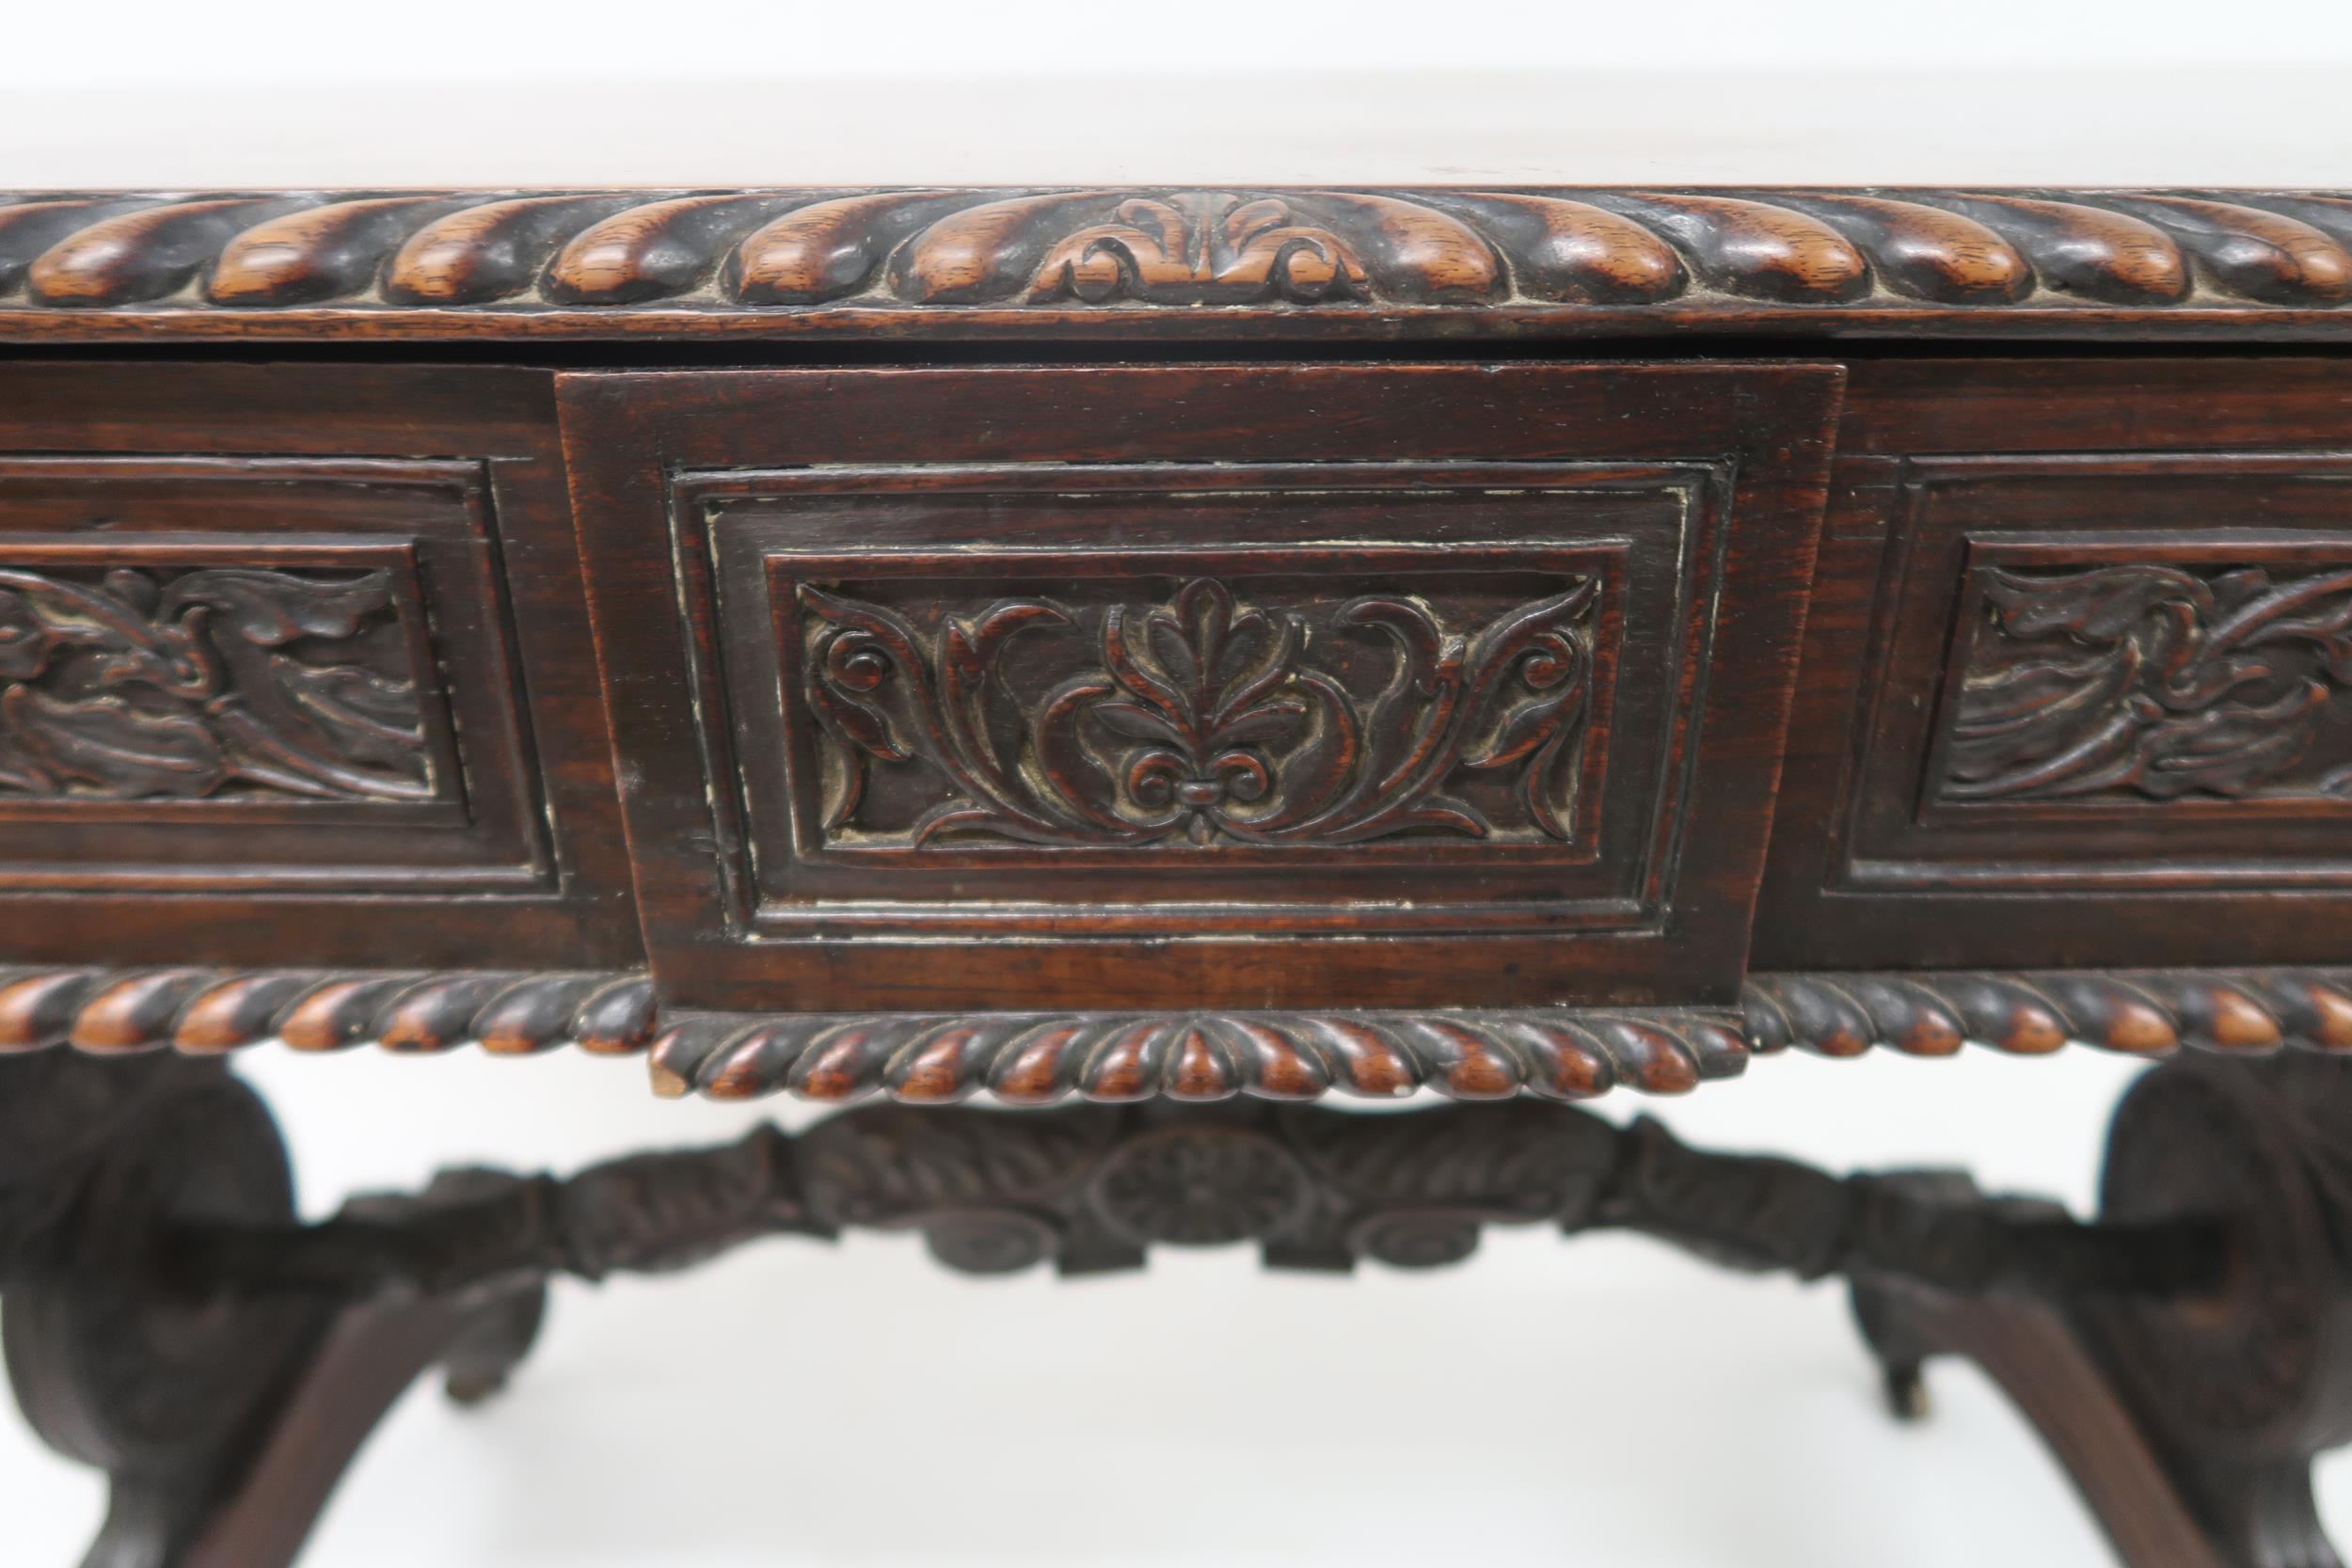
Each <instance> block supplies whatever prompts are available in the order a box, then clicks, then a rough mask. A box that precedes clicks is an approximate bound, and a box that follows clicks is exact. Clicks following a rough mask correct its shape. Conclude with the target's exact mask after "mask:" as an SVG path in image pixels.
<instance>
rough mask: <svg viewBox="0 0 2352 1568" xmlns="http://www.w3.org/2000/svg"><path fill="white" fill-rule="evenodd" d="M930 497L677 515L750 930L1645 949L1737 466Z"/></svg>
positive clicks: (1113, 478) (762, 484)
mask: <svg viewBox="0 0 2352 1568" xmlns="http://www.w3.org/2000/svg"><path fill="white" fill-rule="evenodd" d="M909 477H910V476H908V475H906V474H903V473H893V472H881V473H867V474H861V475H826V476H823V477H822V478H812V477H810V476H799V475H772V476H764V477H752V476H730V477H728V478H724V479H720V480H704V479H700V478H697V477H693V476H689V477H687V478H685V479H683V480H681V481H680V483H678V484H677V486H676V487H675V495H676V497H677V503H676V504H677V506H678V507H679V508H680V510H681V526H682V527H683V529H684V530H685V534H686V539H687V543H686V545H685V546H684V547H683V548H682V551H681V554H682V556H688V555H691V556H695V557H703V556H707V559H708V561H709V562H710V564H709V568H708V570H707V572H704V571H701V570H696V571H693V572H691V573H690V582H691V583H694V584H697V585H700V587H699V590H698V591H703V592H708V593H710V594H713V595H715V597H716V598H717V599H718V600H719V601H720V606H721V610H720V613H719V614H718V615H717V616H716V617H715V618H714V619H715V621H716V624H717V625H718V626H720V628H721V630H720V636H719V646H718V647H716V648H715V649H714V650H713V657H714V659H715V660H716V662H718V663H719V664H720V665H721V666H723V670H724V672H725V678H724V686H725V691H726V705H727V712H728V714H729V716H730V717H731V719H732V720H733V730H734V740H735V744H736V746H737V748H738V751H737V766H738V769H739V774H740V777H741V781H742V786H743V797H744V802H745V811H746V824H747V832H746V834H745V839H744V842H745V846H746V849H747V851H748V853H747V855H746V856H745V858H744V861H743V863H741V864H739V866H737V867H736V868H734V874H735V876H736V878H737V879H738V880H739V883H740V885H742V886H743V887H745V888H746V889H747V890H748V891H749V893H750V895H751V900H752V902H751V904H750V906H749V907H748V908H747V909H746V910H745V911H744V918H745V920H746V921H747V923H748V924H749V925H750V926H751V927H759V928H769V929H784V928H788V927H789V926H790V925H791V924H792V923H793V922H795V921H796V920H797V921H801V922H803V923H805V922H809V921H839V920H845V919H848V920H856V921H859V922H862V923H865V924H866V925H869V926H892V925H895V926H898V927H903V928H906V929H910V930H924V929H932V930H935V929H939V928H941V927H942V924H943V922H947V921H954V922H957V923H959V924H963V925H970V926H973V927H1004V928H1025V927H1036V926H1038V925H1040V924H1041V923H1050V922H1051V921H1053V920H1055V919H1057V918H1061V917H1062V914H1061V911H1057V910H1055V909H1053V908H1051V907H1050V906H1051V905H1052V904H1053V903H1054V902H1056V901H1060V902H1062V903H1065V904H1071V905H1073V906H1074V907H1076V908H1078V909H1081V910H1085V911H1089V912H1090V913H1092V914H1093V915H1094V916H1095V917H1096V918H1098V919H1100V920H1104V921H1108V922H1115V923H1118V924H1120V925H1121V926H1123V927H1128V928H1131V929H1138V930H1142V929H1157V930H1164V931H1168V932H1179V931H1185V930H1198V929H1215V928H1217V927H1223V926H1230V925H1231V923H1232V920H1233V918H1234V915H1235V910H1236V908H1237V907H1238V906H1245V905H1247V906H1257V907H1261V908H1263V911H1265V917H1266V918H1267V919H1268V920H1270V921H1279V922H1280V923H1281V924H1283V925H1284V926H1290V927H1302V928H1303V927H1312V926H1317V925H1321V926H1330V925H1332V924H1335V923H1343V924H1346V925H1348V926H1351V927H1363V926H1366V925H1377V926H1381V927H1390V928H1396V929H1431V928H1438V929H1444V928H1458V927H1460V926H1461V925H1462V924H1463V923H1465V922H1472V923H1478V924H1484V925H1487V926H1491V927H1518V928H1522V929H1524V928H1540V927H1544V926H1547V925H1549V924H1551V923H1555V922H1560V921H1567V922H1570V923H1573V924H1577V925H1581V926H1585V927H1600V926H1611V927H1627V928H1633V927H1642V926H1644V925H1652V926H1654V925H1655V923H1656V921H1657V906H1658V902H1659V899H1660V895H1661V883H1662V882H1663V880H1664V879H1665V876H1666V872H1667V869H1668V867H1667V864H1666V860H1667V852H1668V849H1669V847H1670V845H1671V834H1672V830H1673V826H1674V824H1675V823H1676V821H1677V818H1678V814H1679V811H1680V808H1681V805H1682V800H1681V798H1680V797H1681V790H1680V788H1679V785H1680V784H1681V783H1682V782H1683V780H1682V776H1681V774H1680V773H1678V772H1677V770H1676V768H1675V767H1674V762H1675V759H1676V758H1677V756H1679V755H1680V754H1681V753H1682V752H1684V751H1685V750H1686V749H1687V746H1688V742H1689V731H1690V719H1691V715H1690V713H1689V712H1688V710H1687V708H1680V707H1678V705H1677V701H1676V698H1677V693H1678V692H1680V691H1681V690H1682V689H1684V687H1685V684H1686V683H1685V682H1684V680H1683V679H1682V676H1683V673H1684V660H1685V657H1686V654H1687V651H1688V650H1689V649H1690V647H1692V645H1693V643H1694V642H1695V643H1696V644H1698V645H1700V646H1702V647H1703V646H1704V644H1705V643H1706V642H1707V641H1708V627H1707V626H1705V625H1704V624H1703V622H1702V620H1701V610H1702V607H1704V606H1705V605H1706V604H1707V603H1708V599H1709V596H1710V595H1709V588H1710V584H1711V583H1712V582H1713V581H1714V580H1715V578H1716V574H1717V562H1716V558H1715V557H1716V551H1715V548H1714V546H1716V545H1718V544H1719V543H1720V537H1719V535H1720V524H1719V521H1718V520H1717V512H1718V510H1719V501H1718V496H1719V492H1720V490H1721V489H1722V487H1723V483H1724V477H1725V476H1724V475H1723V474H1721V473H1720V472H1719V471H1716V470H1714V469H1711V468H1709V467H1705V466H1701V465H1692V466H1689V467H1658V468H1654V469H1649V470H1627V469H1622V468H1602V467H1597V466H1596V467H1592V468H1590V469H1583V468H1579V467H1572V466H1565V465H1541V466H1538V465H1527V466H1524V467H1514V468H1509V469H1502V468H1494V469H1488V470H1485V471H1479V470H1475V469H1464V468H1461V467H1458V466H1454V465H1432V466H1426V467H1409V466H1381V467H1367V468H1365V469H1362V470H1359V471H1354V472H1350V473H1349V474H1347V475H1346V476H1345V482H1346V483H1347V484H1348V485H1349V486H1350V487H1349V488H1330V487H1328V486H1330V485H1332V484H1333V483H1335V480H1336V476H1334V475H1332V474H1330V473H1328V472H1319V471H1317V470H1315V469H1313V468H1311V467H1305V466H1300V467H1291V468H1286V469H1253V470H1243V471H1238V472H1231V473H1225V474H1219V475H1216V476H1215V484H1216V488H1209V487H1208V486H1207V483H1206V482H1205V481H1204V478H1203V476H1200V475H1199V474H1185V473H1184V472H1182V471H1181V470H1174V469H1170V468H1168V467H1148V466H1138V467H1133V468H1126V469H1120V470H1118V471H1115V472H1113V471H1102V472H1096V473H1086V472H1083V471H1081V472H1079V473H1075V474H1073V473H1070V472H1067V471H1062V472H1048V473H1045V474H1036V475H1026V476H1018V477H1012V476H1006V475H1004V474H1001V473H991V472H977V471H966V472H965V473H964V474H962V475H961V476H960V477H959V476H951V475H948V474H941V473H930V474H926V475H925V476H923V478H924V480H925V488H924V490H923V492H922V494H921V497H920V499H919V500H917V501H913V502H910V500H909V499H908V497H907V495H906V494H905V491H904V486H905V484H906V483H907V482H908V479H909ZM948 483H957V484H961V485H964V486H968V488H964V489H960V490H950V489H947V488H945V487H944V486H946V484H948ZM989 486H995V487H996V488H993V489H992V488H988V487H989ZM1049 486H1050V487H1049ZM1094 486H1101V488H1093V487H1094ZM688 512H691V513H693V514H695V516H693V517H687V516H686V515H685V514H687V513H688ZM1009 515H1012V516H1017V517H1018V519H1019V529H1020V531H1019V534H1018V535H1017V538H1018V543H1017V544H1016V543H1012V542H1010V540H1009V539H1008V537H1007V535H1006V533H1005V531H1004V525H1005V521H1006V518H1007V517H1008V516H1009ZM1106 540H1115V541H1116V543H1104V541H1106ZM1304 873H1312V874H1313V879H1312V880H1302V874H1304ZM1464 873H1468V874H1467V875H1465V874H1464ZM1407 895H1409V896H1407ZM1041 904H1042V905H1045V906H1047V907H1044V908H1040V907H1038V906H1040V905H1041Z"/></svg>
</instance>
